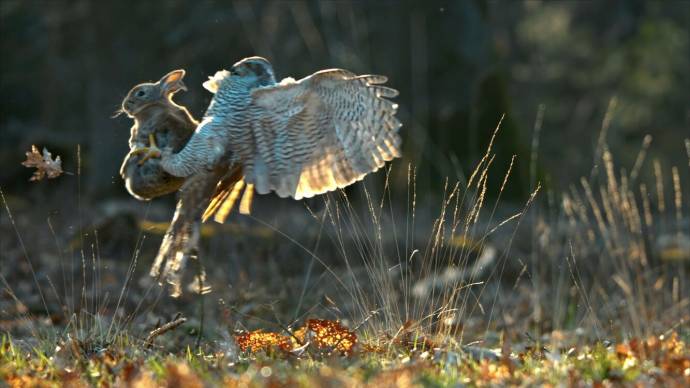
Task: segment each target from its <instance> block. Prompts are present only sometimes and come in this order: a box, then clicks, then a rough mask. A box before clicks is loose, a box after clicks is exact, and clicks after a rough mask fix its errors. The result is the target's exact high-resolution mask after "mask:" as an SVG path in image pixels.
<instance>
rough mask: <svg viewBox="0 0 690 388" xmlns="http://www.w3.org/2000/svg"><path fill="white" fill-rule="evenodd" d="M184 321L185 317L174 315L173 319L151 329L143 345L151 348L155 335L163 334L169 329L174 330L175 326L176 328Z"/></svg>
mask: <svg viewBox="0 0 690 388" xmlns="http://www.w3.org/2000/svg"><path fill="white" fill-rule="evenodd" d="M185 322H187V318H185V317H179V318H177V317H176V318H175V319H173V320H172V321H170V322H168V323H166V324H165V325H163V326H161V327H159V328H157V329H154V330H151V332H150V333H149V335H148V337H146V341H144V347H145V348H146V349H149V348H151V346H153V340H154V339H156V337H158V336H160V335H163V334H165V333H167V332H169V331H170V330H174V329H175V328H177V327H178V326H180V325H181V324H183V323H185Z"/></svg>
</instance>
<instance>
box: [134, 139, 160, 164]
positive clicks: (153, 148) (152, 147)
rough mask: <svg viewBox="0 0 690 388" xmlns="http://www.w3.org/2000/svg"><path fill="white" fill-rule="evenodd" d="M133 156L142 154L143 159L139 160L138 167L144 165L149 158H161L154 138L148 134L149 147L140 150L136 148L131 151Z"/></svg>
mask: <svg viewBox="0 0 690 388" xmlns="http://www.w3.org/2000/svg"><path fill="white" fill-rule="evenodd" d="M132 153H133V154H135V155H136V154H144V157H143V158H141V160H140V161H139V165H142V164H144V163H146V161H147V160H149V159H151V158H160V157H161V150H160V148H158V146H157V145H156V137H155V136H153V134H152V133H151V134H149V146H148V147H142V148H137V149H135V150H134V151H132Z"/></svg>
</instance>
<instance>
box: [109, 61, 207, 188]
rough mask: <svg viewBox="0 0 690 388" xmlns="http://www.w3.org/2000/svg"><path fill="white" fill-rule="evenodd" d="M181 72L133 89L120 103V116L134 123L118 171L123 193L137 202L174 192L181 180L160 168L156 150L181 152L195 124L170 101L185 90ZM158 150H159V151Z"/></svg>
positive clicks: (173, 72) (183, 109)
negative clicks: (126, 150) (125, 152)
mask: <svg viewBox="0 0 690 388" xmlns="http://www.w3.org/2000/svg"><path fill="white" fill-rule="evenodd" d="M184 75H185V71H184V70H174V71H171V72H170V73H168V74H166V75H165V76H163V78H161V79H160V80H159V81H158V82H155V83H142V84H138V85H136V86H134V87H133V88H132V90H130V91H129V93H127V97H125V99H124V100H123V101H122V108H121V112H122V113H126V114H127V116H129V117H130V118H132V119H133V120H134V125H133V126H132V128H131V136H130V138H129V147H130V152H129V153H128V154H127V156H126V157H125V160H124V161H123V163H122V167H121V168H120V175H121V176H122V178H123V179H124V180H125V187H126V188H127V191H129V193H130V194H131V195H132V196H134V197H135V198H137V199H140V200H150V199H152V198H155V197H158V196H161V195H165V194H169V193H172V192H175V191H177V190H178V189H179V188H180V187H181V186H182V184H183V183H184V178H178V177H174V176H172V175H170V174H168V173H166V172H165V171H163V169H162V168H161V167H160V159H159V157H160V153H161V151H160V148H166V149H171V150H172V151H173V152H177V151H179V150H181V149H182V148H183V147H184V145H185V144H186V143H187V141H188V140H189V138H190V137H191V136H192V133H193V132H194V130H195V129H196V127H197V125H198V124H199V123H198V121H197V120H196V119H195V118H194V117H193V116H192V115H191V113H189V111H188V110H187V108H185V107H184V106H180V105H177V104H176V103H175V102H174V101H173V100H172V97H173V95H174V94H175V93H177V92H178V91H180V90H185V91H186V90H187V87H186V86H185V85H184V83H183V82H182V78H183V77H184ZM159 147H160V148H159Z"/></svg>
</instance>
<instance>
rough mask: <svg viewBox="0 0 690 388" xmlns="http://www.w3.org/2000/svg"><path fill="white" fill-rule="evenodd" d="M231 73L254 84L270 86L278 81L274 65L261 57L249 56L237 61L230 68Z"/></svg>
mask: <svg viewBox="0 0 690 388" xmlns="http://www.w3.org/2000/svg"><path fill="white" fill-rule="evenodd" d="M230 75H231V76H232V77H241V78H242V79H243V80H244V81H245V82H247V83H248V84H250V85H252V86H268V85H273V84H275V83H276V79H275V76H274V75H273V66H271V63H270V62H268V60H266V59H265V58H261V57H249V58H245V59H243V60H241V61H239V62H237V63H235V64H234V65H232V68H231V69H230Z"/></svg>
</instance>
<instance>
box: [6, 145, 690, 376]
mask: <svg viewBox="0 0 690 388" xmlns="http://www.w3.org/2000/svg"><path fill="white" fill-rule="evenodd" d="M688 144H690V142H689V143H688ZM688 150H689V152H688V154H689V155H690V145H689V146H688ZM601 157H602V166H603V168H602V170H600V171H599V176H598V177H594V178H592V177H590V178H589V179H584V178H583V179H582V180H581V181H580V186H576V185H573V186H572V187H571V188H570V190H568V191H567V192H565V193H561V194H558V198H559V199H558V200H554V198H555V197H556V194H554V193H553V192H546V193H539V190H540V188H539V186H538V185H537V186H536V187H535V189H534V192H533V193H532V195H530V196H529V199H527V201H526V203H524V204H523V205H519V206H509V205H506V204H502V203H501V204H499V200H500V197H501V193H502V192H503V186H501V187H500V189H499V188H494V189H495V190H496V193H494V195H493V196H491V195H490V194H486V195H485V193H487V191H490V190H491V187H488V188H487V176H488V174H489V169H490V165H491V163H490V161H491V160H492V158H491V155H490V153H489V151H487V155H486V157H485V158H484V159H482V161H480V163H479V166H478V167H477V169H476V170H475V173H473V174H472V175H471V176H470V177H469V179H468V180H467V181H462V182H459V183H458V184H456V185H454V186H453V185H447V186H446V189H445V190H444V192H443V195H442V196H440V199H439V198H436V200H433V199H432V200H423V199H422V198H421V197H420V198H417V195H416V194H415V192H414V190H413V189H414V187H415V174H414V172H413V170H411V169H409V168H408V169H407V171H405V169H404V168H403V169H402V170H403V171H402V172H401V171H398V170H400V168H397V170H395V169H391V170H388V171H387V172H386V173H385V174H386V178H387V179H386V182H385V184H384V185H380V186H376V185H371V184H370V183H368V182H363V183H361V184H358V185H357V186H358V187H357V188H354V189H351V190H349V191H348V192H347V193H346V192H339V193H334V194H331V195H328V196H325V197H323V199H320V200H317V201H306V202H303V203H302V202H300V203H298V202H294V201H293V202H288V201H278V200H273V199H270V198H268V199H259V201H260V202H259V204H255V212H254V213H253V214H252V215H251V216H241V217H235V218H233V219H232V220H231V221H230V222H228V223H227V224H225V225H211V224H208V225H206V224H205V225H204V227H203V228H202V230H201V234H202V237H203V238H202V240H203V245H202V247H201V248H202V249H201V251H202V252H203V267H205V269H206V271H205V273H204V276H203V277H201V278H199V277H197V276H195V275H194V274H195V273H196V274H197V275H198V274H200V273H201V272H199V269H200V268H201V267H202V266H199V265H198V263H197V262H195V261H192V262H190V263H188V264H189V265H188V267H189V268H187V271H186V273H187V279H185V284H187V283H188V281H189V280H191V283H189V284H190V286H188V287H185V288H184V292H183V294H182V295H181V296H180V297H179V298H171V297H169V296H168V293H167V290H166V289H165V288H162V287H160V286H159V285H158V284H157V283H156V282H155V281H153V280H152V279H151V278H150V277H149V276H148V268H149V267H150V265H151V261H152V259H153V257H154V256H155V253H156V250H157V248H158V245H159V244H160V241H161V238H162V234H163V233H164V231H165V229H166V227H167V225H168V224H167V220H169V219H170V211H171V209H172V205H173V202H172V201H171V200H170V201H168V202H165V201H153V202H150V203H141V202H137V201H133V200H126V201H125V200H120V201H106V202H103V201H93V202H92V201H89V200H88V198H82V197H81V196H75V195H74V192H75V191H74V188H75V187H77V188H78V187H79V185H78V182H75V179H79V178H78V177H69V179H72V180H71V181H70V180H69V179H68V178H65V179H63V180H62V181H58V183H53V184H52V186H49V185H44V186H40V187H39V186H37V187H39V189H37V190H34V191H35V192H33V193H32V194H31V195H12V194H11V193H4V192H0V193H1V194H2V205H3V207H4V209H3V213H2V214H3V217H1V218H0V234H2V236H3V239H2V241H0V252H1V253H2V260H1V261H0V285H1V287H2V290H1V291H0V381H2V382H4V383H5V384H7V385H9V386H17V387H20V386H21V387H23V386H67V385H69V386H81V385H83V386H141V387H147V386H168V387H175V386H192V387H194V386H219V385H227V386H295V385H299V386H400V387H407V386H465V385H467V386H487V385H490V386H496V385H498V386H502V385H521V386H533V385H551V386H610V385H629V386H690V345H689V344H690V324H689V323H690V309H689V308H688V306H690V281H689V280H688V274H690V271H689V267H688V263H690V217H688V213H687V209H688V208H689V205H688V198H690V196H688V195H687V193H686V195H685V196H683V195H682V194H683V187H687V185H686V186H683V185H682V182H684V178H683V177H682V175H681V174H680V173H679V169H677V168H673V169H672V170H671V171H670V172H665V173H664V172H663V171H662V170H661V169H659V168H655V169H654V173H655V174H657V179H656V181H657V186H656V187H655V190H652V189H647V188H646V187H645V186H643V185H639V186H638V185H637V183H634V179H635V177H637V175H638V173H640V171H639V168H640V167H639V166H638V167H637V169H636V170H634V171H633V172H634V174H632V173H631V174H627V173H626V172H625V170H623V171H622V172H621V173H620V174H617V173H616V172H615V171H617V169H616V168H614V166H613V162H612V160H613V158H612V156H611V155H610V154H609V153H608V151H605V152H602V156H601ZM640 165H641V163H640ZM503 173H505V178H504V179H503V185H505V184H506V181H508V177H509V175H510V168H509V169H508V172H503ZM503 173H501V174H503ZM396 174H397V175H402V176H403V181H404V179H405V174H407V187H408V190H407V191H405V190H402V191H400V190H398V191H391V190H390V189H389V184H388V183H389V180H388V178H389V177H390V179H391V180H394V179H395V175H396ZM662 174H666V175H665V177H666V178H670V179H664V176H662ZM61 179H62V178H61ZM668 180H670V181H671V182H673V183H672V188H671V189H668V188H666V189H665V188H664V186H663V182H664V181H668ZM41 183H44V182H41ZM542 191H543V190H542ZM651 191H654V192H656V193H657V195H656V196H654V195H646V194H648V192H651ZM60 193H64V194H60ZM665 195H666V196H669V198H668V199H666V200H665V199H664V196H665ZM261 201H264V202H261ZM126 258H129V262H127V259H126ZM0 385H1V383H0Z"/></svg>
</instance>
